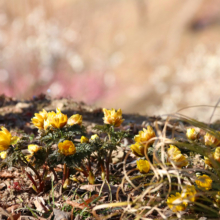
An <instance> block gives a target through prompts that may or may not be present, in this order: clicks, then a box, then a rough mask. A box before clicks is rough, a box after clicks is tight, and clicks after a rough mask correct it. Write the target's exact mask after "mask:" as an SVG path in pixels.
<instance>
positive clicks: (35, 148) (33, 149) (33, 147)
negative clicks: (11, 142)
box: [28, 144, 42, 154]
mask: <svg viewBox="0 0 220 220" xmlns="http://www.w3.org/2000/svg"><path fill="white" fill-rule="evenodd" d="M41 148H42V147H40V146H38V145H36V144H29V145H28V150H29V152H30V153H31V154H34V153H36V152H37V151H39V150H40V149H41Z"/></svg>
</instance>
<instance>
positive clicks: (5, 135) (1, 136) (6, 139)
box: [0, 126, 13, 151]
mask: <svg viewBox="0 0 220 220" xmlns="http://www.w3.org/2000/svg"><path fill="white" fill-rule="evenodd" d="M1 129H2V130H1V131H0V151H5V150H7V149H8V148H9V146H10V144H11V141H12V139H13V138H12V136H11V133H10V132H9V131H8V130H7V129H6V128H5V127H3V126H2V127H1Z"/></svg>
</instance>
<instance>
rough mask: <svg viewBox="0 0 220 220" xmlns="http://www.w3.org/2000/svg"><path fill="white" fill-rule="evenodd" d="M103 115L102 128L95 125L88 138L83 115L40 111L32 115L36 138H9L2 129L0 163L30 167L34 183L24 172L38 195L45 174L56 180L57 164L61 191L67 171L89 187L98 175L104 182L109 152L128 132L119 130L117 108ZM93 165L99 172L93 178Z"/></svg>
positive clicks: (65, 181) (67, 174) (67, 178)
mask: <svg viewBox="0 0 220 220" xmlns="http://www.w3.org/2000/svg"><path fill="white" fill-rule="evenodd" d="M103 112H104V118H103V119H104V125H99V126H95V127H94V128H93V129H94V130H95V131H96V133H95V134H93V135H91V136H89V135H88V134H87V131H86V128H85V127H84V126H83V124H82V115H79V114H75V115H72V116H71V117H70V118H68V117H67V115H65V114H63V113H62V112H61V111H60V109H59V108H57V111H56V112H53V111H52V112H47V111H46V110H42V111H40V112H39V113H36V114H35V117H33V118H32V123H33V125H34V126H35V127H36V128H38V136H37V137H35V138H33V137H28V136H27V135H24V136H23V137H21V138H17V137H12V135H11V133H10V132H9V131H8V130H7V129H6V128H5V127H2V128H1V129H2V131H1V132H0V138H1V143H0V151H1V157H2V158H3V159H4V160H3V164H4V165H8V166H16V165H18V164H19V165H21V166H23V167H29V168H30V169H31V170H32V171H33V172H34V173H35V174H36V176H37V178H38V182H36V181H35V180H34V179H33V177H32V176H31V174H30V173H29V172H27V171H26V174H27V176H28V178H29V179H30V180H31V181H32V183H33V188H34V190H35V191H36V192H37V193H39V192H42V191H43V190H44V177H45V174H46V173H47V172H48V171H51V172H53V174H54V176H55V180H58V178H57V174H56V172H55V169H54V168H56V167H57V166H58V165H60V164H61V165H63V180H62V182H63V187H64V188H65V187H67V186H68V184H69V177H70V170H75V171H80V172H82V173H83V174H84V176H85V177H86V178H87V179H88V182H89V183H90V184H94V183H95V179H96V178H97V177H99V176H100V178H101V179H102V180H103V181H105V180H106V181H109V166H110V163H111V161H112V152H113V150H116V147H117V146H120V144H121V141H122V139H123V138H125V137H127V136H128V135H129V133H128V131H121V130H120V129H118V127H119V126H120V125H121V123H122V122H123V121H124V119H122V111H121V110H120V109H119V110H118V111H115V110H114V109H112V110H107V109H103ZM25 148H27V149H28V151H29V154H27V155H25V154H24V153H23V152H24V151H23V149H25ZM92 163H93V164H96V169H98V172H96V176H95V175H94V171H93V170H92V168H93V167H94V166H92ZM42 170H43V173H42V174H40V172H41V171H42ZM98 175H99V176H98Z"/></svg>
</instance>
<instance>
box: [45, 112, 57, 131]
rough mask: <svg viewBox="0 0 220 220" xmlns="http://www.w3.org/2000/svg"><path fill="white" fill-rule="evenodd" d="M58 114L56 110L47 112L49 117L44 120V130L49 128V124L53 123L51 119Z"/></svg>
mask: <svg viewBox="0 0 220 220" xmlns="http://www.w3.org/2000/svg"><path fill="white" fill-rule="evenodd" d="M55 116H56V113H55V112H53V111H52V112H48V114H47V119H46V120H44V130H47V128H48V127H49V126H51V123H50V121H51V120H53V118H54V117H55Z"/></svg>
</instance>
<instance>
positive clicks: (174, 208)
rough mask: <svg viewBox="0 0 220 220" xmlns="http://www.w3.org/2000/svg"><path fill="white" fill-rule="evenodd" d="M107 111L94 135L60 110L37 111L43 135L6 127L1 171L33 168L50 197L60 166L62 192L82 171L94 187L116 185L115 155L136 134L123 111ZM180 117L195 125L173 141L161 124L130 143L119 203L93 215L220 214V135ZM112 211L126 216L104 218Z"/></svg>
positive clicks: (37, 186)
mask: <svg viewBox="0 0 220 220" xmlns="http://www.w3.org/2000/svg"><path fill="white" fill-rule="evenodd" d="M103 113H104V117H103V121H104V124H103V125H96V126H94V127H93V131H94V132H93V133H92V134H91V133H88V130H87V128H86V127H85V126H84V125H83V118H82V115H79V114H75V115H72V116H71V117H70V118H68V117H67V115H65V114H63V113H62V112H61V110H60V109H59V108H57V110H56V112H53V111H52V112H47V111H45V110H42V111H40V112H39V113H36V114H35V117H33V118H32V124H33V125H34V126H35V127H36V128H37V129H38V135H37V136H36V137H33V136H31V137H29V136H28V135H25V134H24V135H23V136H22V137H20V138H18V137H15V136H14V137H13V136H12V135H11V133H10V132H9V131H8V130H7V129H6V128H5V127H2V128H1V131H0V155H1V158H2V159H3V161H2V164H1V166H2V167H3V166H17V165H19V166H22V167H25V168H27V167H28V168H29V170H30V169H31V170H32V173H34V174H35V176H36V177H37V180H36V179H35V178H34V177H33V174H31V172H30V171H28V169H24V170H25V173H26V175H27V177H28V178H29V179H30V180H31V182H32V187H33V189H34V190H35V191H36V193H41V192H44V190H45V178H46V176H47V173H48V172H51V173H52V174H53V176H54V181H58V179H59V177H58V174H57V171H56V168H57V166H58V165H62V168H63V173H62V187H63V189H65V188H67V187H68V186H69V185H70V174H72V173H76V172H80V173H82V174H83V175H84V178H85V179H86V181H87V182H88V183H89V184H91V185H92V184H95V183H96V182H97V180H98V179H101V180H102V181H103V183H105V182H106V183H107V184H108V185H109V184H110V175H111V173H110V165H111V163H112V153H113V151H114V150H116V149H117V147H121V146H122V141H123V139H124V138H131V137H130V133H129V130H124V129H121V125H122V123H123V121H124V119H123V117H122V111H121V109H119V110H118V111H116V110H115V109H112V110H107V109H103ZM178 117H179V116H178ZM178 120H179V121H181V122H184V123H187V125H188V127H187V128H183V129H182V131H181V132H182V135H178V133H175V126H173V128H172V129H173V130H172V132H171V133H172V135H170V136H169V137H167V133H168V132H167V126H168V123H169V121H168V120H167V121H166V122H164V126H163V127H162V129H163V130H160V129H159V126H158V124H157V123H155V124H154V127H153V126H151V125H147V126H146V127H143V129H142V130H140V131H139V132H138V134H136V135H134V137H132V138H133V140H134V143H133V144H131V145H130V146H128V150H129V151H128V154H127V156H126V157H125V160H124V162H123V177H122V179H121V182H120V183H119V185H118V187H117V193H116V199H115V202H114V203H106V204H102V205H96V206H95V207H94V208H93V210H92V214H93V216H94V217H96V218H97V219H100V218H101V219H102V218H103V219H107V218H111V216H113V215H119V214H120V215H121V219H134V218H135V219H142V218H143V219H144V218H146V219H153V218H156V217H159V216H160V218H162V219H168V218H172V216H174V215H175V216H176V218H180V219H182V218H185V216H189V217H190V218H198V217H202V216H206V217H209V218H219V217H220V216H219V208H220V185H219V182H220V172H219V170H220V169H219V168H220V133H219V131H216V130H215V129H213V128H211V127H210V126H208V125H206V124H203V123H201V122H198V121H196V120H193V119H190V118H186V117H179V118H178ZM177 124H178V123H177ZM184 129H185V130H184ZM181 132H180V133H181ZM183 134H184V135H183ZM27 149H28V153H26V152H27ZM128 157H131V158H133V159H132V160H133V162H135V163H136V168H134V169H129V170H127V168H126V160H127V158H128ZM74 178H75V179H76V181H77V178H76V177H74ZM78 184H80V183H79V182H78ZM15 187H16V189H17V185H16V186H15ZM109 187H110V186H109ZM123 196H124V197H123ZM123 198H126V199H123ZM113 207H114V208H115V210H120V211H118V212H117V211H116V212H114V211H113V213H112V215H108V216H107V217H106V216H104V215H103V214H102V215H101V214H100V210H104V211H106V212H107V210H112V208H113ZM117 208H118V209H117ZM100 216H101V217H100Z"/></svg>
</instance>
